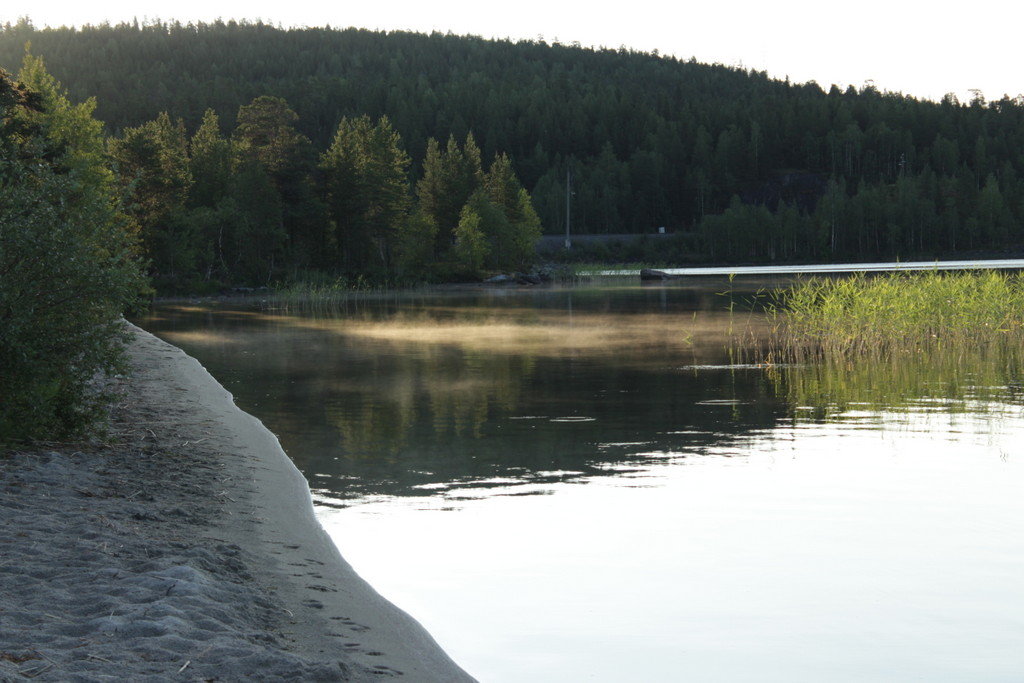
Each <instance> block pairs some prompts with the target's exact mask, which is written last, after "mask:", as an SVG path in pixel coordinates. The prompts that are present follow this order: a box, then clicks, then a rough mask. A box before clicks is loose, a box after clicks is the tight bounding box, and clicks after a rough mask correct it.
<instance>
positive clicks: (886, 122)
mask: <svg viewBox="0 0 1024 683" xmlns="http://www.w3.org/2000/svg"><path fill="white" fill-rule="evenodd" d="M27 42H31V49H32V52H33V54H36V55H39V56H42V57H44V58H45V60H46V64H47V67H48V68H49V70H50V71H51V72H52V73H53V74H54V75H55V76H56V77H58V78H59V79H60V80H61V81H62V82H63V83H64V84H65V85H66V86H67V87H68V89H69V91H70V92H71V94H72V95H73V96H74V97H76V98H78V99H83V98H85V97H88V96H95V97H96V98H97V100H98V107H97V110H96V111H97V117H98V118H100V119H101V120H103V121H105V122H106V124H107V126H108V129H109V132H111V133H112V134H114V135H118V136H120V135H123V133H124V131H126V130H128V129H129V128H132V127H137V126H139V125H142V124H144V123H145V122H147V121H152V120H155V119H156V117H157V116H158V114H160V113H161V112H167V113H168V114H169V117H170V121H171V122H174V121H176V120H177V119H178V118H179V117H180V118H181V119H182V121H183V123H184V133H185V134H188V135H191V134H193V133H194V131H196V130H197V129H198V127H199V125H200V123H201V121H202V120H203V116H204V113H205V112H206V111H207V109H212V110H214V111H215V112H216V113H217V115H218V116H219V121H220V126H221V128H222V129H223V130H224V131H230V130H235V129H236V126H237V124H238V121H237V117H238V112H239V111H240V107H243V106H244V105H248V104H249V103H250V102H252V101H253V99H254V98H256V97H259V96H263V95H271V96H275V97H279V98H282V99H283V100H284V101H285V102H286V103H287V105H288V106H289V107H290V108H291V109H292V110H294V112H295V113H296V114H297V118H296V119H295V122H294V127H295V129H296V131H297V132H298V133H299V134H301V135H303V136H304V137H307V138H308V139H309V142H310V144H311V145H312V146H313V148H315V149H316V150H324V149H327V148H328V146H329V145H330V144H331V142H332V139H333V138H334V136H335V134H336V132H337V129H338V124H339V121H341V120H342V119H343V118H345V119H347V120H354V119H355V118H358V117H360V116H362V115H368V116H369V117H370V119H371V120H373V121H377V120H379V117H382V116H386V117H387V119H388V120H389V122H390V124H389V125H390V126H391V127H392V128H393V130H394V131H395V132H396V133H397V134H399V135H400V136H401V140H402V143H403V148H404V150H405V151H406V152H407V153H408V154H409V156H410V157H411V163H410V164H409V165H408V166H407V167H406V169H407V171H408V172H409V173H410V174H412V175H413V176H414V177H413V178H412V179H411V180H412V181H413V182H415V181H416V180H418V179H419V178H420V177H421V176H422V175H423V173H424V171H423V170H421V169H422V168H423V166H422V163H423V161H424V160H425V159H426V157H427V149H428V141H429V140H430V139H431V138H434V139H437V140H440V141H442V147H443V141H445V140H448V139H449V137H451V136H453V137H454V139H455V140H458V141H460V143H461V141H464V140H466V139H467V136H468V135H469V134H470V133H472V136H473V138H474V139H475V141H476V143H477V144H478V145H479V150H480V155H481V159H482V163H483V166H484V167H485V168H486V167H487V166H488V165H489V164H490V163H491V161H492V160H493V159H495V158H496V157H497V155H499V154H500V153H506V154H508V156H509V158H510V159H511V161H512V165H513V167H514V170H515V173H516V175H517V176H518V178H519V179H520V180H521V181H522V183H523V185H524V186H525V188H526V189H527V190H528V191H529V192H530V194H531V195H532V198H533V204H534V206H535V207H536V209H537V212H538V214H539V216H540V218H541V221H542V223H543V225H544V228H545V230H546V231H548V232H559V231H561V230H562V229H563V225H564V224H563V221H564V201H565V178H566V170H567V168H569V167H571V170H572V173H573V176H574V179H575V180H574V187H573V189H574V192H575V195H574V199H573V223H574V225H573V228H574V231H580V232H588V233H622V232H651V231H653V230H654V229H656V227H658V226H666V227H667V228H668V229H669V231H675V232H677V233H679V234H680V235H681V238H680V239H679V240H678V242H677V243H676V245H675V251H674V255H675V256H677V257H680V258H687V259H692V260H701V259H704V260H717V261H730V260H732V261H735V260H752V259H779V260H781V259H826V260H827V259H840V258H843V259H845V258H861V257H865V258H866V257H880V256H892V257H895V256H901V255H903V256H905V255H909V254H928V253H940V252H945V253H949V252H954V251H958V250H968V249H969V250H979V249H990V250H1005V249H1012V248H1015V247H1016V246H1017V245H1019V244H1020V243H1021V242H1022V239H1021V221H1022V218H1024V185H1022V180H1021V176H1022V175H1024V105H1022V102H1021V100H1020V99H1019V98H1017V99H1009V98H1007V99H1003V100H1001V101H998V102H984V101H982V100H980V99H976V100H975V101H973V102H970V103H958V102H957V101H955V100H954V99H952V98H947V99H945V100H944V101H942V102H929V101H918V100H915V99H913V98H908V97H903V96H901V95H897V94H890V93H881V92H878V91H877V90H875V89H873V88H864V89H862V90H860V91H858V90H855V89H853V88H850V89H847V90H846V91H839V90H838V89H834V88H833V89H831V90H830V91H828V92H825V91H823V90H822V89H821V88H820V87H818V86H817V85H816V84H813V83H811V84H800V85H797V84H790V83H788V82H783V81H779V80H773V79H771V78H768V77H767V76H766V75H765V74H763V73H757V72H748V71H744V70H740V69H734V68H729V67H724V66H708V65H702V64H697V63H694V62H683V61H679V60H676V59H672V58H662V57H659V56H656V55H649V54H641V53H635V52H630V51H627V50H593V49H581V48H578V47H573V46H568V45H559V44H553V45H549V44H545V43H543V42H533V41H523V42H518V43H513V42H508V41H491V40H483V39H479V38H473V37H458V36H452V35H441V34H433V35H421V34H414V33H401V32H398V33H382V32H372V31H365V30H357V29H345V30H335V29H330V28H316V29H303V30H281V29H277V28H273V27H270V26H267V25H262V24H245V23H241V24H239V23H215V24H208V25H180V24H158V25H119V26H99V27H87V28H83V29H80V30H73V29H45V30H37V29H33V28H32V27H31V26H30V25H28V24H27V23H25V22H23V23H21V24H19V25H10V26H6V27H4V28H3V30H2V31H0V65H3V66H5V67H7V68H11V69H16V68H17V66H18V65H19V64H20V62H21V60H22V57H23V54H24V46H25V44H26V43H27ZM808 58H809V59H813V55H809V56H808ZM454 227H455V226H442V232H443V231H444V229H447V228H451V229H454Z"/></svg>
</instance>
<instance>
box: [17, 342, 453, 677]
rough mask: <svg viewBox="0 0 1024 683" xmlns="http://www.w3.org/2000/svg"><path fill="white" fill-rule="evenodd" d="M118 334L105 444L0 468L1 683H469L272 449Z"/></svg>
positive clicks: (246, 419)
mask: <svg viewBox="0 0 1024 683" xmlns="http://www.w3.org/2000/svg"><path fill="white" fill-rule="evenodd" d="M129 333H130V336H131V342H130V343H129V346H128V352H129V357H130V364H131V366H132V370H133V374H132V376H131V377H130V378H129V379H127V380H120V381H119V383H118V384H119V386H118V388H117V390H118V392H119V394H120V396H121V400H120V406H118V407H117V408H116V409H115V411H114V416H113V417H114V419H113V424H112V429H111V436H110V437H108V439H107V443H101V444H93V445H92V446H82V445H69V444H61V445H50V446H43V447H40V448H37V449H34V450H33V451H31V452H21V451H11V452H8V453H2V454H0V516H2V517H3V518H4V520H5V526H8V528H9V529H11V532H10V533H9V534H6V537H5V538H3V539H2V540H0V623H3V624H4V628H2V629H0V680H6V679H7V677H8V676H10V677H12V678H14V677H17V678H22V677H24V678H38V679H39V680H83V681H86V680H88V681H92V680H97V681H98V680H111V679H133V680H167V679H181V680H197V679H213V678H219V679H220V680H239V679H262V680H269V679H281V678H292V679H295V680H379V679H381V678H399V679H405V680H414V681H472V680H473V678H472V677H470V676H469V675H468V674H466V673H465V672H464V671H463V670H462V669H461V668H459V667H458V665H457V664H455V663H454V662H453V661H452V660H451V658H450V657H448V655H447V654H446V653H444V651H443V650H442V649H441V648H440V646H439V645H438V644H437V643H436V642H435V641H434V639H433V638H432V637H431V636H430V635H429V634H428V633H427V632H426V630H425V629H424V628H423V627H422V626H421V625H420V624H419V623H417V622H416V621H415V620H414V619H413V618H412V617H411V616H409V615H408V614H406V613H405V612H403V611H402V610H400V609H399V608H397V607H396V606H394V605H393V604H391V603H390V602H388V601H387V600H386V599H384V598H383V597H381V596H380V595H379V594H378V593H377V592H376V591H375V590H374V589H373V588H372V587H371V586H370V585H369V584H368V583H367V582H366V581H364V580H363V579H362V578H360V577H359V576H358V575H357V574H356V573H355V572H354V571H353V570H352V568H351V566H349V564H348V563H347V562H346V561H345V560H344V558H342V556H341V554H340V553H339V551H338V549H337V548H336V547H335V546H334V544H333V542H332V541H331V539H330V538H329V537H328V536H327V534H326V532H325V531H324V530H323V527H321V526H320V523H319V522H318V521H317V519H316V517H315V516H314V512H313V505H312V500H311V498H310V493H309V486H308V484H307V482H306V480H305V478H304V477H303V476H302V475H301V474H300V473H299V471H298V469H296V467H295V465H294V464H293V463H292V461H291V459H289V458H288V456H287V455H286V454H285V453H284V451H283V450H282V449H281V446H280V444H279V443H278V440H277V438H276V437H275V436H274V435H273V434H272V433H271V432H270V431H269V430H268V429H267V428H266V427H265V426H264V425H263V424H262V423H261V422H260V421H259V420H257V419H256V418H255V417H253V416H251V415H249V414H248V413H245V412H244V411H242V410H241V409H240V408H238V407H237V406H236V405H235V403H234V400H233V398H232V396H231V394H230V393H229V392H228V391H227V390H226V389H224V387H223V386H221V385H220V384H219V383H218V382H217V381H216V380H215V379H214V378H213V377H212V376H211V375H210V374H209V373H208V372H207V371H206V370H205V369H204V368H203V367H202V365H200V363H199V362H198V361H197V360H195V359H194V358H192V357H191V356H188V355H187V354H185V353H184V352H183V351H182V350H180V349H178V348H177V347H175V346H172V345H171V344H168V343H166V342H163V341H161V340H159V339H157V338H156V337H155V336H153V335H151V334H149V333H148V332H145V331H143V330H141V329H139V328H137V327H135V326H134V325H130V324H129ZM411 570H412V568H411Z"/></svg>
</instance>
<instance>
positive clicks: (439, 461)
mask: <svg viewBox="0 0 1024 683" xmlns="http://www.w3.org/2000/svg"><path fill="white" fill-rule="evenodd" d="M679 295H680V298H681V301H679V300H676V299H675V298H669V297H666V296H664V292H662V293H661V295H659V296H657V297H653V298H652V297H651V296H650V290H649V289H641V288H633V289H631V290H626V291H625V293H622V292H620V293H619V295H618V297H612V298H609V297H608V296H607V293H605V295H604V296H592V295H590V294H589V293H588V292H583V293H582V294H573V293H567V292H558V291H556V292H551V293H550V294H549V295H547V296H544V295H541V296H537V295H536V294H532V295H531V297H532V298H531V299H529V300H528V301H524V300H522V299H521V298H515V297H510V296H507V295H501V296H499V297H498V298H497V299H495V298H492V297H490V296H488V295H476V296H474V297H471V298H469V299H461V300H451V299H447V300H442V301H437V300H431V299H427V300H425V301H420V302H404V303H403V305H401V306H395V305H394V302H392V301H390V300H385V301H379V302H373V301H368V302H361V303H360V305H359V306H358V307H356V306H355V305H354V304H353V305H352V306H351V307H350V309H349V313H348V315H347V316H346V317H338V316H337V315H334V316H324V315H315V314H306V315H300V314H294V313H292V314H290V313H285V312H279V311H278V312H273V311H272V312H261V311H257V310H233V309H221V308H216V307H201V306H163V307H160V308H159V309H158V310H157V312H156V314H155V315H154V316H153V317H152V318H150V319H148V320H146V321H144V324H145V325H146V326H147V327H148V328H149V329H151V330H153V331H154V332H156V333H157V334H159V335H161V336H163V337H165V338H166V339H168V340H169V341H171V342H172V343H175V344H178V345H180V346H182V347H183V348H185V349H186V350H187V351H189V352H190V353H193V354H195V355H197V356H198V357H199V358H200V359H201V360H202V361H203V362H204V363H205V364H206V365H207V366H208V367H209V369H210V370H211V372H213V374H214V375H215V376H216V377H218V378H219V379H221V381H223V382H224V383H225V384H226V385H227V386H228V387H229V389H231V390H232V391H233V392H234V393H235V394H236V396H237V398H238V400H239V403H240V404H241V405H242V406H243V407H245V408H247V409H251V410H252V411H253V412H255V413H256V414H257V415H259V416H260V417H261V418H262V419H263V420H264V421H265V422H266V423H267V424H268V425H269V426H270V427H271V429H273V430H274V431H275V432H276V433H278V434H279V436H280V437H281V440H282V442H283V444H284V445H285V448H286V450H287V451H288V452H289V453H291V454H292V455H293V457H294V458H295V459H296V461H297V463H298V465H299V467H300V468H301V469H302V470H303V471H304V472H305V473H306V474H307V476H308V477H309V478H310V479H311V481H312V482H313V484H314V486H320V485H321V484H322V485H323V487H324V488H323V490H322V491H321V492H322V493H324V494H325V500H326V499H328V498H329V499H330V500H332V501H334V502H335V503H336V504H346V503H348V502H351V501H356V500H362V499H364V498H365V497H366V496H369V495H380V494H389V495H408V496H439V495H446V496H451V497H453V498H459V497H462V496H463V495H464V494H463V493H461V491H464V490H466V489H474V490H479V489H494V488H500V487H507V486H510V485H512V484H516V485H519V484H523V485H533V484H538V483H540V484H547V483H552V482H556V481H566V480H575V481H579V480H585V479H586V478H588V477H593V476H607V475H610V474H621V472H622V471H624V470H629V469H630V467H631V464H632V465H643V463H645V462H649V461H651V460H653V459H657V458H660V457H663V456H661V455H658V454H664V453H673V454H674V455H673V457H676V458H683V457H686V456H687V455H689V454H693V453H698V452H701V451H702V450H703V449H705V448H707V447H708V446H710V445H711V444H718V443H721V442H722V441H723V440H728V439H730V438H735V437H737V436H739V435H742V434H744V433H746V432H750V431H758V430H762V429H765V428H769V427H771V426H772V425H774V424H775V423H776V422H777V421H778V420H780V419H784V418H785V408H784V406H783V405H782V404H781V403H780V402H778V401H775V400H774V399H773V398H772V397H771V395H770V382H768V380H767V379H766V378H765V377H764V374H763V369H762V368H759V367H757V366H755V365H751V366H748V367H737V368H731V369H729V370H728V371H725V372H711V373H705V372H699V371H696V370H695V368H697V367H699V365H700V364H707V363H715V364H719V365H720V364H721V363H724V362H727V361H728V354H727V352H726V340H727V339H728V338H729V337H730V335H731V334H733V333H734V332H735V331H736V330H738V329H742V330H747V331H752V330H755V329H757V328H758V326H760V325H763V322H764V321H763V319H762V318H760V317H758V316H752V315H748V314H741V315H736V314H732V315H730V314H729V313H727V312H726V311H723V310H720V309H721V307H723V306H724V305H726V303H727V302H726V301H725V300H724V299H723V298H722V297H720V296H718V295H716V294H714V293H712V294H710V295H709V296H710V297H711V298H710V299H709V300H708V301H705V302H704V303H705V304H707V303H708V302H710V303H713V304H715V305H717V306H718V307H719V310H713V309H712V310H702V311H699V312H698V311H695V310H693V305H694V301H695V299H694V297H693V296H692V292H688V291H686V290H680V292H679ZM623 299H625V301H624V300H623ZM630 301H631V302H632V303H631V304H630V303H629V302H630ZM696 301H698V303H699V301H700V299H699V298H697V299H696ZM570 303H572V306H571V307H570ZM652 308H653V309H656V310H657V311H658V312H653V311H652ZM616 310H618V311H620V312H618V313H615V312H613V311H616ZM627 311H628V312H627ZM666 425H668V426H669V427H671V428H670V429H669V428H666Z"/></svg>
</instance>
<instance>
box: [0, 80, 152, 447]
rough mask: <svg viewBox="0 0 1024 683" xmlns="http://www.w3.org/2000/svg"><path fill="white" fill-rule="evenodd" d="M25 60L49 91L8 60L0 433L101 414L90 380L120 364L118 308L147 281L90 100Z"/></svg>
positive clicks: (7, 438)
mask: <svg viewBox="0 0 1024 683" xmlns="http://www.w3.org/2000/svg"><path fill="white" fill-rule="evenodd" d="M26 69H27V75H28V77H29V78H30V80H32V82H33V83H35V84H36V85H38V86H39V87H40V88H41V90H42V92H41V94H40V95H35V94H32V93H30V92H29V91H28V90H26V89H24V88H22V87H21V86H19V85H17V84H15V83H14V82H13V81H12V80H11V79H10V77H9V76H8V75H7V74H6V73H4V72H2V71H0V122H2V124H0V397H2V398H0V442H11V441H16V440H21V439H30V438H53V437H60V436H63V435H67V434H71V433H74V432H76V431H78V430H80V429H82V428H83V427H85V426H87V425H89V424H91V423H92V421H93V420H95V419H96V418H97V417H98V416H99V413H100V408H101V406H102V398H103V397H102V395H101V394H100V393H97V392H95V391H92V390H91V389H90V383H91V382H92V381H93V379H94V378H95V376H96V375H97V373H110V372H113V371H115V370H117V369H118V368H119V367H120V363H121V359H122V348H121V344H120V334H121V330H123V326H122V322H121V320H120V316H121V314H122V312H123V311H124V310H125V308H126V307H127V306H130V305H131V304H132V303H133V302H134V301H135V300H136V299H137V297H138V296H139V294H140V293H141V292H142V291H143V289H144V280H143V277H142V273H141V268H140V264H139V261H138V256H137V247H136V242H135V239H134V237H133V234H132V231H131V229H130V222H129V220H128V219H127V217H126V216H125V215H124V214H122V213H121V212H120V211H119V209H118V205H117V202H116V201H115V197H114V196H113V193H112V192H111V189H112V183H111V177H110V175H109V173H107V172H104V169H103V167H102V163H101V162H102V157H101V156H100V154H99V152H98V150H99V149H100V148H101V144H102V141H101V140H99V139H97V137H95V136H96V135H97V134H98V130H99V128H98V125H96V123H95V122H94V121H91V120H90V118H89V112H90V111H91V105H89V103H87V104H86V105H85V106H82V105H77V106H76V105H71V104H70V103H69V102H68V101H67V99H66V96H65V95H64V93H63V90H62V89H61V88H60V86H59V84H58V83H56V81H54V80H53V79H51V78H49V77H48V75H47V74H46V73H45V70H44V69H43V67H42V64H41V62H38V61H36V60H26ZM79 124H80V127H77V126H78V125H79ZM90 132H91V133H90Z"/></svg>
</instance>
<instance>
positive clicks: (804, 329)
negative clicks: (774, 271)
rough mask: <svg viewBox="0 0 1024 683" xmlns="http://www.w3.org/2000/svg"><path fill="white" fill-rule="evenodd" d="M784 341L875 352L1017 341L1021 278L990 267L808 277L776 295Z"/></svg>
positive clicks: (1023, 329) (1023, 296)
mask: <svg viewBox="0 0 1024 683" xmlns="http://www.w3.org/2000/svg"><path fill="white" fill-rule="evenodd" d="M775 306H776V309H775V314H776V320H777V321H778V322H779V326H778V331H779V332H780V339H781V340H782V341H783V342H784V345H785V346H787V347H790V348H803V349H807V348H808V347H814V348H817V349H818V350H819V351H820V352H822V353H825V354H828V355H830V356H847V357H855V356H865V355H867V356H879V355H888V354H894V353H895V354H899V353H906V352H911V351H921V350H926V349H936V348H967V347H968V346H979V345H981V346H990V345H993V344H995V345H1002V344H1006V343H1020V342H1021V341H1022V340H1024V276H1022V275H1021V274H1013V275H1008V274H1005V273H1000V272H996V271H984V272H953V273H940V272H926V273H916V274H907V273H894V274H887V275H881V276H873V277H871V276H866V275H863V274H861V275H855V276H853V277H849V278H842V279H822V278H813V279H810V280H807V281H804V282H802V283H799V284H797V285H796V286H794V287H793V288H791V289H789V290H782V291H779V292H777V294H776V297H775Z"/></svg>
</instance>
